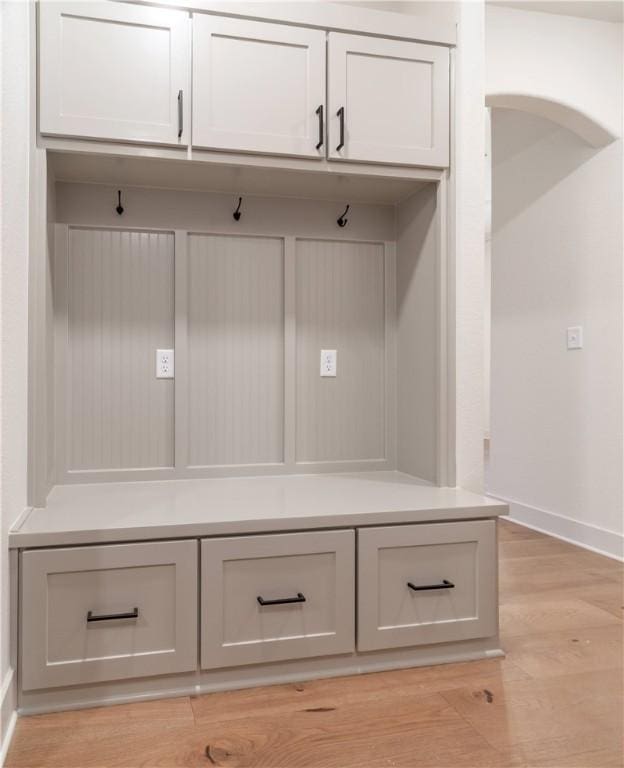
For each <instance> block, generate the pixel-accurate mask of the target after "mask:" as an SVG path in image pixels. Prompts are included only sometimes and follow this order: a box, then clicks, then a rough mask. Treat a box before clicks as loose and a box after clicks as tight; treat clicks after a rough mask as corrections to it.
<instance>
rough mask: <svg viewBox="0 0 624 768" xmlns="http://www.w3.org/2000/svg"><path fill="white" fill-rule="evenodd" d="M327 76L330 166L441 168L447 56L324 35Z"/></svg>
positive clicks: (445, 150) (427, 48) (415, 46)
mask: <svg viewBox="0 0 624 768" xmlns="http://www.w3.org/2000/svg"><path fill="white" fill-rule="evenodd" d="M328 72H329V77H328V85H329V98H328V112H329V114H328V128H329V138H328V143H329V157H330V158H331V159H335V160H363V161H368V162H375V163H395V164H397V163H398V164H402V165H431V166H437V167H444V166H447V165H448V162H449V52H448V49H446V48H443V47H441V46H435V45H420V44H419V43H408V42H402V41H398V40H385V39H382V38H374V37H363V36H360V35H343V34H340V33H334V32H330V34H329V69H328Z"/></svg>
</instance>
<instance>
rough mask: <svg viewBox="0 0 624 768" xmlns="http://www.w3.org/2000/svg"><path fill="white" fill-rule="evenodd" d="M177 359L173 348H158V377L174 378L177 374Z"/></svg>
mask: <svg viewBox="0 0 624 768" xmlns="http://www.w3.org/2000/svg"><path fill="white" fill-rule="evenodd" d="M174 366H175V360H174V352H173V349H157V350H156V378H157V379H173V377H174V375H175V367H174Z"/></svg>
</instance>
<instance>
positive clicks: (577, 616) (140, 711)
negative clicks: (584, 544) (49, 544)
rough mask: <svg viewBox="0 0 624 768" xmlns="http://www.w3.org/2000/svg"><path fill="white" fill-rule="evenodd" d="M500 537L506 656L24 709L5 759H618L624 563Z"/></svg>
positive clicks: (98, 767) (367, 766)
mask: <svg viewBox="0 0 624 768" xmlns="http://www.w3.org/2000/svg"><path fill="white" fill-rule="evenodd" d="M499 538H500V542H499V551H500V581H501V635H502V644H503V647H504V648H505V650H506V651H507V658H505V659H492V660H487V661H478V662H471V663H464V664H449V665H443V666H438V667H428V668H419V669H410V670H400V671H394V672H382V673H378V674H369V675H362V676H359V677H350V678H335V679H331V680H316V681H313V682H308V683H301V684H296V685H281V686H274V687H268V688H256V689H253V690H246V691H233V692H228V693H216V694H209V695H206V696H200V697H197V698H179V699H169V700H166V701H157V702H147V703H143V704H132V705H121V706H117V707H109V708H101V709H92V710H86V711H80V712H63V713H58V714H52V715H40V716H36V717H25V718H21V719H20V720H19V721H18V724H17V727H16V732H15V736H14V738H13V743H12V745H11V749H10V751H9V755H8V757H7V760H6V763H5V765H6V766H7V768H36V767H41V768H139V766H140V767H142V768H151V767H152V766H153V767H156V766H160V767H161V768H169V767H172V768H173V767H174V766H175V767H176V768H178V767H179V768H194V767H195V766H205V767H206V768H214V766H223V768H228V767H229V768H242V767H243V766H249V767H250V768H251V766H254V767H256V768H304V767H306V768H351V767H352V768H390V767H397V768H398V767H401V766H402V767H404V768H425V767H427V768H429V767H431V768H433V767H434V766H435V767H438V768H461V767H462V766H465V767H467V768H468V767H469V768H477V766H478V767H479V768H482V767H483V768H487V767H491V768H505V767H506V766H523V767H525V768H527V767H529V766H531V767H532V766H535V767H537V766H556V767H557V768H595V767H596V766H619V767H620V768H622V766H624V757H623V755H624V753H623V746H622V737H623V722H624V715H623V696H622V692H623V680H622V615H623V607H624V597H623V594H622V586H623V583H622V579H623V574H624V568H623V566H622V565H621V564H620V563H617V562H615V561H613V560H610V559H608V558H605V557H601V556H600V555H595V554H593V553H591V552H587V551H586V550H582V549H579V548H577V547H574V546H572V545H570V544H566V543H565V542H561V541H558V540H556V539H552V538H550V537H548V536H544V535H542V534H539V533H536V532H534V531H531V530H529V529H527V528H522V527H521V526H518V525H515V524H513V523H510V522H507V521H501V524H500V535H499Z"/></svg>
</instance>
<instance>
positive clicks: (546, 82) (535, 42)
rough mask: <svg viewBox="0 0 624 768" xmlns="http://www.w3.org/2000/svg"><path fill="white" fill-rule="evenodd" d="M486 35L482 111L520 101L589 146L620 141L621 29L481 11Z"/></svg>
mask: <svg viewBox="0 0 624 768" xmlns="http://www.w3.org/2000/svg"><path fill="white" fill-rule="evenodd" d="M486 29H487V33H486V60H487V71H486V92H487V94H488V99H489V102H488V103H490V104H491V105H492V106H503V107H505V106H507V107H512V106H514V104H513V103H512V101H505V99H504V98H503V99H501V100H497V99H496V98H495V97H500V96H501V95H505V94H512V95H516V96H522V95H526V96H527V97H529V99H528V101H527V102H526V104H525V105H524V106H523V107H522V108H526V109H527V110H529V111H530V110H535V111H536V112H537V113H538V114H541V115H542V116H543V117H548V118H550V119H552V120H554V121H560V122H561V123H562V124H564V125H567V127H569V128H571V129H572V130H577V131H578V132H579V133H580V135H583V136H585V138H586V139H587V140H588V141H589V142H590V143H592V144H594V145H595V146H600V145H604V144H605V143H607V142H608V141H609V140H610V139H611V138H612V137H613V136H621V135H622V98H621V93H622V25H621V24H617V23H613V22H606V21H596V20H593V19H580V18H577V17H573V16H562V15H559V14H551V13H539V12H532V11H524V10H522V11H519V10H516V9H513V8H501V7H500V6H492V5H488V6H487V10H486ZM520 104H521V101H517V102H516V105H518V106H519V105H520Z"/></svg>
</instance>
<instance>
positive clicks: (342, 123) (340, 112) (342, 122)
mask: <svg viewBox="0 0 624 768" xmlns="http://www.w3.org/2000/svg"><path fill="white" fill-rule="evenodd" d="M336 117H338V118H339V119H340V143H339V144H338V146H337V147H336V152H340V150H341V149H342V148H343V147H344V139H345V137H344V133H345V131H344V128H345V113H344V107H340V109H339V110H338V112H336Z"/></svg>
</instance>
